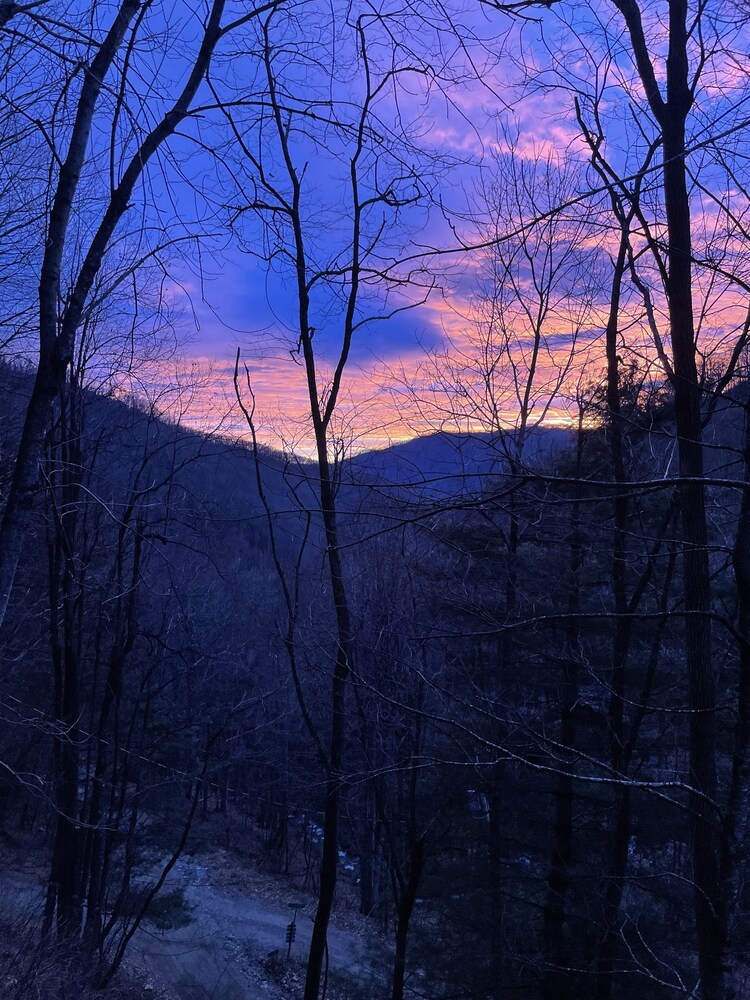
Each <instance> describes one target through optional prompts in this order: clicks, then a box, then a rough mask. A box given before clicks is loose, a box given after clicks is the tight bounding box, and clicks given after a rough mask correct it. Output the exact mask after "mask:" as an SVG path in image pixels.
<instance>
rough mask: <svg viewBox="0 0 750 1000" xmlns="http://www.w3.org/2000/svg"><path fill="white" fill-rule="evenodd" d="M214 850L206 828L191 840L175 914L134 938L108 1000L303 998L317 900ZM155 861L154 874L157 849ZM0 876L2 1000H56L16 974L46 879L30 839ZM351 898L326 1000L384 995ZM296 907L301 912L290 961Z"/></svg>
mask: <svg viewBox="0 0 750 1000" xmlns="http://www.w3.org/2000/svg"><path fill="white" fill-rule="evenodd" d="M211 840H212V838H211V837H210V835H209V836H206V835H205V828H204V831H203V836H198V837H196V838H194V843H193V845H192V846H191V847H190V851H189V853H186V854H185V855H184V856H183V857H182V858H181V859H180V860H179V861H178V862H177V864H176V865H175V867H174V868H173V870H172V872H171V873H170V875H169V878H168V881H167V884H166V885H165V887H164V890H163V892H164V893H166V897H165V898H166V900H167V903H169V904H172V903H174V905H173V906H171V908H170V906H167V907H166V913H165V915H164V919H160V920H158V921H157V923H156V924H155V923H154V922H152V921H148V922H146V923H144V925H143V926H142V928H141V929H140V930H139V931H138V933H137V934H136V936H135V937H134V938H133V941H132V942H131V945H130V948H129V951H128V954H127V957H126V960H125V962H124V963H123V967H122V970H121V973H120V974H118V976H117V978H116V981H115V982H114V983H113V985H112V987H111V989H110V990H109V991H107V993H106V994H105V995H104V996H106V997H107V1000H109V998H110V997H111V1000H121V998H122V1000H125V998H127V1000H131V998H135V997H148V998H149V1000H208V998H211V1000H256V998H259V997H268V998H269V1000H296V998H298V997H301V995H302V988H303V983H304V969H305V965H304V961H305V958H306V955H307V950H308V947H309V943H310V934H311V930H312V918H313V916H314V905H315V901H314V898H313V897H312V895H311V894H309V893H306V892H304V891H302V889H301V885H300V879H299V873H298V872H297V873H295V872H291V873H288V874H278V873H273V872H272V871H270V870H267V869H264V866H263V865H262V864H257V863H255V862H254V861H253V860H252V859H251V858H248V857H244V858H242V857H238V856H237V854H236V853H235V852H232V851H230V850H226V849H220V848H216V847H213V848H212V847H210V846H209V845H210V841H211ZM214 842H215V841H214ZM154 855H155V856H154V870H156V868H157V866H158V864H159V856H158V852H157V851H156V849H154ZM0 873H1V874H0V879H1V880H2V881H1V882H0V889H1V890H2V892H1V893H0V925H1V926H0V934H1V935H2V948H3V953H2V959H3V965H2V971H1V972H0V980H2V981H0V995H2V996H8V997H11V996H12V995H13V993H16V995H17V996H19V997H21V996H26V995H28V996H31V995H32V992H33V994H35V995H37V996H40V997H42V998H44V1000H46V996H50V997H51V996H53V994H54V995H57V994H56V992H55V991H53V990H52V988H51V986H49V987H45V986H44V985H43V984H42V985H41V988H40V984H37V985H36V987H35V988H34V989H33V991H32V992H26V990H25V987H23V983H21V982H20V981H19V980H20V978H22V977H20V974H19V973H18V971H17V970H18V968H19V962H18V959H19V942H20V943H21V945H22V944H23V941H24V940H26V941H30V940H32V939H33V937H34V935H35V929H36V928H37V927H38V924H39V915H40V909H41V902H42V891H43V885H44V879H45V876H46V874H47V861H46V852H45V850H44V848H43V846H39V845H34V844H33V843H31V841H30V838H28V837H25V838H23V841H19V840H18V839H15V838H11V837H8V838H6V840H5V842H4V843H3V844H2V845H1V849H0ZM352 889H353V887H352V886H351V885H349V886H347V885H346V884H344V885H343V886H342V892H341V893H340V902H339V906H338V909H337V911H336V912H335V915H334V920H333V922H332V926H331V928H330V930H329V937H328V945H329V948H328V960H329V966H330V977H329V984H328V990H327V1000H355V998H356V1000H360V998H361V1000H370V998H375V997H377V998H380V997H382V996H383V995H384V992H385V979H386V976H387V965H388V948H387V944H386V943H385V941H384V940H383V938H382V936H381V935H379V934H378V933H377V932H376V930H375V929H374V928H373V927H372V926H370V925H369V924H368V923H367V922H366V921H364V920H363V919H362V918H361V917H359V915H358V914H357V913H356V907H355V906H353V905H351V904H352V902H353V892H352ZM292 902H294V903H301V904H302V905H301V906H300V907H299V909H298V910H297V918H296V937H295V941H294V943H293V945H292V949H291V957H290V958H287V943H286V931H287V926H288V925H289V923H290V922H291V921H292V919H293V916H294V910H293V909H292V908H290V906H289V903H292ZM20 954H21V958H22V951H21V953H20ZM55 962H57V963H58V965H60V964H61V963H62V964H64V956H56V957H54V958H51V959H50V968H49V969H45V970H44V971H43V973H41V979H43V980H44V981H45V982H46V981H47V980H50V979H56V978H58V977H59V975H60V972H59V971H58V972H55V966H54V963H55ZM14 963H15V964H14ZM69 974H70V973H68V972H66V976H67V975H69ZM71 985H73V984H72V983H71ZM22 987H23V988H22ZM68 992H69V995H70V996H71V998H74V1000H84V994H85V989H84V986H83V984H82V985H81V987H80V988H79V989H77V990H76V989H73V990H72V991H66V995H67V993H68ZM99 996H102V994H99ZM103 1000H104V998H103Z"/></svg>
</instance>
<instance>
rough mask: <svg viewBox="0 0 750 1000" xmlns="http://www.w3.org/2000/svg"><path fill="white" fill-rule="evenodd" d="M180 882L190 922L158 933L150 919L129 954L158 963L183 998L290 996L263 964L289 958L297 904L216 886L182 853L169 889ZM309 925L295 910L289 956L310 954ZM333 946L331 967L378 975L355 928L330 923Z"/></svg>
mask: <svg viewBox="0 0 750 1000" xmlns="http://www.w3.org/2000/svg"><path fill="white" fill-rule="evenodd" d="M178 886H181V887H182V888H183V889H184V891H185V900H186V902H187V903H188V904H189V906H190V907H191V910H192V913H191V917H192V920H191V923H190V924H189V926H186V927H183V928H180V929H174V930H168V931H165V932H160V931H155V930H153V929H151V928H150V925H146V926H145V928H143V929H142V930H141V931H140V932H139V933H138V935H137V936H136V937H135V938H134V940H133V942H132V944H131V956H132V957H133V958H134V959H135V960H136V961H138V962H139V964H141V963H142V964H143V965H145V966H151V967H152V968H154V969H155V970H156V971H157V974H158V976H159V978H160V979H161V980H162V981H163V982H164V984H165V985H169V986H170V987H172V988H174V989H175V991H176V993H177V994H178V995H179V996H180V997H181V998H184V1000H208V998H210V1000H256V998H257V997H269V998H272V1000H276V998H282V997H286V996H287V994H283V993H281V992H280V991H279V989H278V987H277V986H276V984H275V983H274V981H273V979H272V978H271V977H269V976H266V975H264V972H263V967H262V965H261V962H262V961H263V960H264V959H265V958H267V956H268V955H269V953H271V952H273V951H276V950H278V952H279V953H280V955H281V956H286V947H287V946H286V942H285V935H286V928H287V925H288V924H289V922H290V921H291V919H292V910H290V909H286V910H283V909H277V908H274V907H273V906H269V905H268V904H267V903H265V902H260V901H258V900H254V899H252V898H249V897H248V896H245V895H243V894H241V893H239V892H235V891H232V890H228V889H224V888H220V887H217V886H215V885H214V884H212V878H211V870H210V867H206V866H204V865H203V864H201V863H200V862H199V861H195V860H193V859H189V858H183V859H181V860H180V861H179V862H178V864H177V865H176V866H175V869H174V870H173V872H172V873H171V874H170V878H169V882H168V886H167V888H172V889H174V888H176V887H178ZM311 931H312V921H311V920H310V918H309V917H305V916H302V915H300V916H298V918H297V936H296V940H295V942H294V944H293V946H292V957H297V958H299V959H303V958H304V957H305V956H306V955H307V950H308V948H309V945H310V934H311ZM328 952H329V962H330V966H331V969H332V970H339V971H344V972H348V973H350V974H351V975H352V976H355V977H357V978H363V977H364V978H366V977H369V976H371V975H372V974H373V971H372V968H371V965H370V962H369V960H368V955H367V944H366V942H365V941H364V940H363V938H362V937H361V936H360V935H358V934H354V933H349V932H347V931H340V930H337V929H335V928H331V929H330V930H329V936H328Z"/></svg>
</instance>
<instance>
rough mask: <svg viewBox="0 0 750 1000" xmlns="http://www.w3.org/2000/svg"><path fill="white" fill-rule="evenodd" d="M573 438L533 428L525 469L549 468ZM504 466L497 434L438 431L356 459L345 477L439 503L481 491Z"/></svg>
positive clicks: (557, 431)
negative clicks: (441, 499) (442, 498)
mask: <svg viewBox="0 0 750 1000" xmlns="http://www.w3.org/2000/svg"><path fill="white" fill-rule="evenodd" d="M510 433H512V432H509V435H510ZM509 435H508V436H506V437H505V439H504V440H505V443H506V445H507V443H508V441H509ZM572 435H573V432H572V431H569V430H566V429H561V428H546V427H539V428H535V429H534V430H533V431H531V432H530V433H529V435H528V437H527V439H526V442H525V445H524V464H525V465H526V466H527V467H529V468H536V467H538V466H539V465H540V464H548V463H549V461H550V459H551V458H553V457H554V456H555V455H556V454H559V453H560V452H561V451H563V450H564V449H565V448H566V447H568V446H569V445H571V444H572V442H573V436H572ZM507 464H508V459H507V453H506V450H505V447H504V444H503V439H501V438H500V437H499V435H497V434H452V433H444V432H439V433H437V434H430V435H427V436H425V437H419V438H413V439H412V440H411V441H404V442H399V443H398V444H394V445H391V447H389V448H384V449H382V450H378V451H368V452H363V453H361V454H359V455H356V456H354V457H353V458H352V459H350V460H349V462H348V463H347V466H346V470H345V477H344V478H345V481H346V482H348V483H349V484H350V485H351V486H353V487H362V488H369V487H375V488H376V489H378V490H380V491H386V492H387V491H391V492H392V493H393V495H394V496H403V495H404V494H405V493H410V494H412V495H416V496H419V497H421V498H423V499H434V500H437V499H439V498H440V497H441V496H442V497H450V496H454V495H456V494H458V493H463V492H476V491H477V490H480V489H482V488H483V486H486V480H487V477H488V476H491V475H493V474H499V473H501V472H502V471H503V470H504V469H506V468H507Z"/></svg>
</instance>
